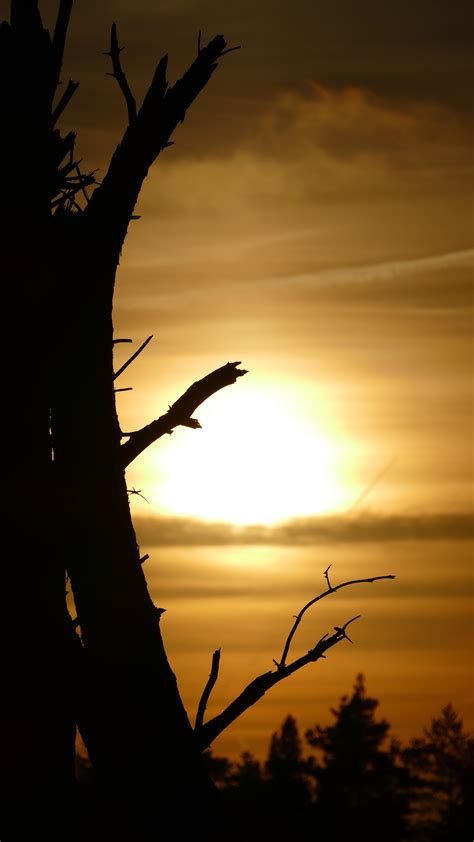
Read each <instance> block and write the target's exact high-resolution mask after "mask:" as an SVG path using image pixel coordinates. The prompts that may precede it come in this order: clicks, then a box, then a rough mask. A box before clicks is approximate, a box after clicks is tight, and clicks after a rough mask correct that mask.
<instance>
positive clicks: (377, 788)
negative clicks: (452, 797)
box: [306, 675, 409, 842]
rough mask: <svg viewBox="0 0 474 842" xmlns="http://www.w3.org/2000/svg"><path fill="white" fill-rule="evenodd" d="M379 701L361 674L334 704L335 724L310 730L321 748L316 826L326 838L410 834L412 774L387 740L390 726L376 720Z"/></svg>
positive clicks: (395, 838)
mask: <svg viewBox="0 0 474 842" xmlns="http://www.w3.org/2000/svg"><path fill="white" fill-rule="evenodd" d="M377 706H378V701H377V700H376V699H373V698H370V697H369V696H367V695H366V690H365V682H364V677H363V675H358V676H357V678H356V682H355V684H354V692H353V694H352V696H351V697H350V698H348V697H347V696H343V698H342V699H341V702H340V705H339V707H338V708H332V709H331V712H332V714H333V716H334V717H335V720H336V721H335V723H334V724H333V725H329V726H327V727H325V728H323V727H321V726H320V725H315V727H314V728H312V729H311V730H309V731H308V732H307V733H306V739H307V741H308V743H309V744H310V745H311V746H312V747H313V748H316V749H318V757H317V759H316V760H315V761H314V763H313V769H312V772H313V775H314V777H315V780H316V784H317V794H316V806H315V809H314V823H315V824H314V826H315V827H317V828H318V830H319V831H320V832H321V834H322V838H326V837H325V835H324V834H325V833H326V834H328V837H327V838H329V834H331V837H332V838H336V839H343V838H348V836H349V835H351V836H353V837H355V838H361V839H365V840H374V842H375V840H380V839H385V840H393V842H400V840H402V839H404V838H405V837H406V834H407V832H408V831H407V824H406V818H407V816H408V812H409V800H408V778H407V774H406V770H405V769H404V768H403V767H402V765H401V763H400V759H399V758H400V750H399V748H398V746H397V745H396V744H395V743H394V742H393V741H392V742H391V743H388V732H389V728H390V726H389V724H388V722H387V721H386V720H384V719H380V720H377V719H376V718H375V712H376V709H377ZM386 743H388V745H385V744H386Z"/></svg>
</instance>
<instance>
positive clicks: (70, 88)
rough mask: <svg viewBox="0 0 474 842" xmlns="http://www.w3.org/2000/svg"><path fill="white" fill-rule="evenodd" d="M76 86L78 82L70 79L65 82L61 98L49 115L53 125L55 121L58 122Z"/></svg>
mask: <svg viewBox="0 0 474 842" xmlns="http://www.w3.org/2000/svg"><path fill="white" fill-rule="evenodd" d="M78 87H79V82H73V81H72V79H69V82H68V83H67V87H66V90H65V91H64V93H63V95H62V97H61V99H60V100H59V102H58V104H57V106H56V108H55V109H54V111H53V113H52V115H51V120H52V124H53V126H54V124H55V123H57V122H58V120H59V118H60V116H61V114H62V113H63V111H64V110H65V109H66V108H67V106H68V105H69V103H70V101H71V99H72V98H73V96H74V94H75V93H76V91H77V89H78Z"/></svg>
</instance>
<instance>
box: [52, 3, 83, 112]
mask: <svg viewBox="0 0 474 842" xmlns="http://www.w3.org/2000/svg"><path fill="white" fill-rule="evenodd" d="M73 3H74V0H60V3H59V9H58V16H57V18H56V25H55V27H54V33H53V42H52V43H53V56H54V70H53V73H54V76H53V89H52V94H53V96H54V92H55V90H56V88H57V86H58V85H59V77H60V74H61V67H62V64H63V56H64V47H65V44H66V35H67V31H68V27H69V20H70V17H71V11H72V6H73ZM76 87H77V86H76ZM73 93H74V91H73ZM71 96H72V94H71ZM70 98H71V97H69V99H70ZM68 102H69V100H68ZM66 105H67V103H66ZM66 105H64V106H63V109H62V110H64V108H65V107H66Z"/></svg>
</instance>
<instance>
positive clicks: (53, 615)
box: [0, 0, 235, 839]
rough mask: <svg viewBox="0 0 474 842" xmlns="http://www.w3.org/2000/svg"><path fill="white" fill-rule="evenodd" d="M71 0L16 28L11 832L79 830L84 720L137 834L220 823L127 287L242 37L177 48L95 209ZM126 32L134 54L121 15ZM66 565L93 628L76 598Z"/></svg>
mask: <svg viewBox="0 0 474 842" xmlns="http://www.w3.org/2000/svg"><path fill="white" fill-rule="evenodd" d="M71 7H72V0H60V3H59V13H58V19H57V24H56V28H55V31H54V34H53V36H52V37H51V36H50V35H49V33H48V32H47V31H45V30H44V28H43V25H42V22H41V18H40V14H39V12H38V9H37V2H34V0H13V2H12V6H11V19H10V22H9V23H3V24H2V27H1V29H0V77H1V86H2V87H1V107H2V117H3V131H2V140H1V143H2V146H1V150H0V151H1V167H2V184H3V185H4V189H3V199H2V207H1V213H2V216H1V235H2V264H3V271H2V279H3V297H4V307H5V309H4V312H5V313H6V314H7V320H8V324H6V325H5V331H4V342H5V347H6V348H7V353H8V355H9V359H8V371H7V372H6V375H5V380H4V388H5V393H6V395H7V401H8V412H7V413H5V415H4V418H3V424H4V429H3V436H2V439H3V442H4V447H5V451H6V452H5V458H4V465H5V473H4V483H5V488H6V492H7V506H6V519H5V522H4V541H3V543H4V549H5V556H4V563H3V585H4V587H3V589H2V590H3V593H4V595H5V609H4V612H3V617H4V620H5V631H6V633H5V635H4V636H3V638H4V641H5V650H6V659H5V664H6V669H5V678H6V686H7V694H6V696H7V713H6V715H5V717H4V719H3V726H4V727H3V729H2V730H3V734H4V740H3V747H4V762H3V764H2V765H3V772H4V778H3V783H4V790H3V792H4V793H6V794H7V798H6V811H5V813H4V817H3V821H4V828H5V837H3V834H2V838H26V835H27V832H30V831H31V830H33V829H34V831H35V834H36V835H37V834H38V832H40V831H44V832H45V833H46V835H48V836H49V837H53V838H54V837H56V836H57V837H62V838H64V836H65V824H64V822H65V821H66V817H68V818H67V823H68V824H67V833H71V815H73V813H71V812H70V809H71V805H72V799H73V785H74V784H73V782H74V736H75V726H76V723H79V727H80V729H81V732H82V735H83V737H84V740H85V742H86V745H87V748H88V750H89V753H90V755H91V758H92V760H93V762H94V765H95V767H96V769H97V770H98V773H99V775H100V778H101V780H102V782H103V785H104V797H105V800H106V802H107V800H109V803H110V810H109V814H108V816H107V818H106V821H107V822H112V823H113V822H114V821H115V822H116V826H117V827H120V829H121V831H122V832H125V831H127V830H128V833H129V836H130V838H135V839H141V838H150V837H151V835H152V834H153V832H154V831H157V826H158V824H166V823H167V821H172V822H173V826H174V827H175V831H176V833H177V834H180V833H182V832H183V831H185V830H186V829H187V828H188V829H189V827H192V828H193V830H194V831H195V830H196V829H197V828H198V827H199V825H200V823H201V822H203V823H204V822H205V823H206V825H207V827H208V828H209V827H210V829H211V833H212V823H211V825H209V821H210V816H211V813H212V811H213V808H214V806H215V805H214V801H213V799H214V793H213V788H212V787H211V785H210V783H209V780H208V779H207V777H206V776H205V774H204V773H203V771H202V769H201V762H200V755H199V751H198V748H197V746H196V744H195V740H194V735H193V731H192V729H191V726H190V723H189V720H188V717H187V715H186V712H185V710H184V708H183V705H182V702H181V699H180V696H179V692H178V689H177V684H176V680H175V676H174V674H173V672H172V670H171V668H170V666H169V663H168V660H167V657H166V654H165V650H164V647H163V642H162V638H161V634H160V627H159V616H160V612H159V610H158V609H157V608H156V607H155V606H154V605H153V602H152V600H151V598H150V596H149V594H148V591H147V586H146V582H145V578H144V575H143V571H142V567H141V565H140V562H139V551H138V547H137V543H136V538H135V533H134V530H133V526H132V522H131V518H130V511H129V504H128V495H127V489H126V484H125V477H124V468H125V464H126V460H125V459H124V456H123V454H122V452H121V447H122V445H121V438H122V436H121V432H120V427H119V423H118V420H117V415H116V410H115V394H114V385H113V377H114V373H113V363H112V348H113V325H112V298H113V291H114V279H115V272H116V269H117V265H118V261H119V255H120V251H121V248H122V245H123V242H124V239H125V236H126V232H127V226H128V224H129V221H130V218H131V216H132V213H133V209H134V206H135V203H136V200H137V198H138V195H139V192H140V188H141V185H142V182H143V180H144V178H145V177H146V174H147V172H148V169H149V167H150V166H151V164H152V163H153V161H154V160H155V158H156V157H157V155H158V154H159V153H160V152H161V150H162V149H163V148H164V147H165V146H167V145H168V144H169V137H170V135H171V134H172V132H173V131H174V129H175V128H176V126H177V124H178V123H179V122H180V121H182V120H183V119H184V115H185V112H186V109H187V108H188V107H189V106H190V105H191V103H192V102H193V100H194V99H195V98H196V96H197V95H198V94H199V93H200V91H201V90H202V88H203V87H204V86H205V85H206V83H207V82H208V80H209V78H210V76H211V74H212V72H213V71H214V69H215V67H216V65H217V60H218V59H219V58H220V57H221V55H222V54H223V53H224V52H225V47H226V43H225V41H224V39H223V38H222V37H221V36H218V37H216V38H215V39H214V40H213V41H212V42H211V43H210V44H209V45H208V46H207V47H204V48H203V49H202V50H200V51H199V54H198V56H197V58H196V59H195V61H194V63H193V64H192V65H191V67H190V68H189V70H188V71H187V73H186V74H185V76H184V77H183V78H182V79H181V80H180V81H179V82H178V83H177V84H176V85H175V86H174V87H173V88H170V87H169V86H168V84H167V81H166V76H165V73H166V57H165V58H164V59H162V60H161V62H160V63H159V65H158V68H157V71H156V73H155V76H154V78H153V80H152V83H151V85H150V88H149V91H148V93H147V95H146V97H145V100H144V102H143V104H142V106H141V108H139V109H138V111H137V109H136V108H135V107H134V108H130V107H129V120H130V125H129V127H128V128H127V130H126V132H125V135H124V138H123V140H122V142H121V144H120V146H119V147H118V148H117V150H116V152H115V154H114V156H113V158H112V162H111V165H110V169H109V172H108V173H107V175H106V177H105V179H104V181H103V184H102V185H101V186H100V187H98V188H96V191H95V192H94V194H93V195H92V199H91V201H90V202H89V203H86V205H85V207H84V208H82V209H81V207H80V205H79V203H78V201H77V198H78V194H79V191H80V189H82V188H84V187H85V186H86V185H87V184H88V183H91V182H92V181H93V179H92V178H89V177H83V176H81V175H80V173H79V170H78V169H77V168H76V166H75V164H74V136H72V135H68V136H67V137H65V138H63V137H61V136H60V134H59V132H58V131H57V130H56V128H55V122H56V119H57V117H58V116H59V114H60V113H61V111H62V110H63V108H64V107H65V105H66V104H67V101H68V99H69V98H70V96H71V95H72V93H74V89H75V86H74V84H73V83H70V84H69V85H68V86H67V88H66V90H65V93H64V94H63V97H62V98H60V99H59V102H58V103H57V104H56V105H55V104H54V99H55V95H56V89H57V85H58V82H59V75H60V70H61V63H62V55H63V49H64V43H65V37H66V31H67V26H68V22H69V16H70V12H71ZM114 39H115V40H114ZM114 49H116V50H117V52H116V53H115V54H114ZM111 52H112V53H113V55H112V58H113V60H114V70H115V68H116V66H117V65H116V62H117V61H118V45H117V44H116V36H115V30H113V38H112V50H111ZM119 81H120V83H121V86H122V89H123V90H124V87H123V79H122V78H120V79H119ZM132 99H133V98H132V97H131V94H130V96H129V99H128V103H129V105H130V102H131V101H132ZM234 379H235V377H234ZM229 382H232V381H229ZM66 573H67V574H68V576H69V579H70V582H71V586H72V590H73V593H74V599H75V603H76V607H77V612H78V621H79V624H80V629H81V638H82V641H81V640H80V639H79V637H78V636H77V634H76V631H75V629H74V627H73V624H72V621H71V617H70V616H69V614H68V612H67V609H66V601H65V575H66ZM72 824H74V823H73V822H72ZM112 826H113V825H112V824H111V825H110V826H109V830H110V828H111V827H112ZM89 835H91V833H90V834H89Z"/></svg>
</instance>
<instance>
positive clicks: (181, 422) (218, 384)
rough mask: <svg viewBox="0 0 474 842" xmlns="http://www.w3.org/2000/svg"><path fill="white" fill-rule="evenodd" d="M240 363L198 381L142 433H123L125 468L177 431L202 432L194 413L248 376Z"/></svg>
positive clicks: (228, 364) (218, 369)
mask: <svg viewBox="0 0 474 842" xmlns="http://www.w3.org/2000/svg"><path fill="white" fill-rule="evenodd" d="M238 365H240V362H233V363H226V365H223V366H221V368H217V369H216V370H215V371H212V372H211V373H210V374H208V375H207V376H206V377H203V378H202V380H197V381H196V382H195V383H193V384H192V386H190V387H189V389H187V391H186V392H185V393H184V395H182V396H181V397H180V398H178V400H177V401H176V402H175V403H174V404H173V405H172V406H170V408H169V409H168V412H166V413H165V415H161V416H160V418H157V419H156V421H152V422H151V424H148V425H147V426H146V427H142V429H141V430H137V431H135V432H133V433H124V435H128V436H129V439H128V441H127V442H125V444H122V446H121V448H120V450H121V453H122V460H123V467H124V468H126V467H127V465H129V464H130V462H132V461H133V460H134V459H136V457H137V456H139V455H140V453H142V452H143V451H144V450H146V448H147V447H149V446H150V444H153V442H154V441H156V440H157V439H159V438H161V436H164V435H165V434H166V433H171V432H172V430H173V428H174V427H178V426H184V427H193V428H194V429H197V428H199V427H200V426H201V425H200V423H199V421H198V420H197V419H196V418H192V417H191V416H192V414H193V412H194V411H195V410H196V409H197V407H198V406H200V404H202V403H203V402H204V401H205V400H207V398H209V397H210V396H211V395H213V394H215V393H216V392H218V391H219V390H220V389H223V388H224V386H230V385H231V384H232V383H235V381H236V380H237V378H238V377H243V375H244V374H247V372H246V371H245V369H240V368H237V366H238Z"/></svg>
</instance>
